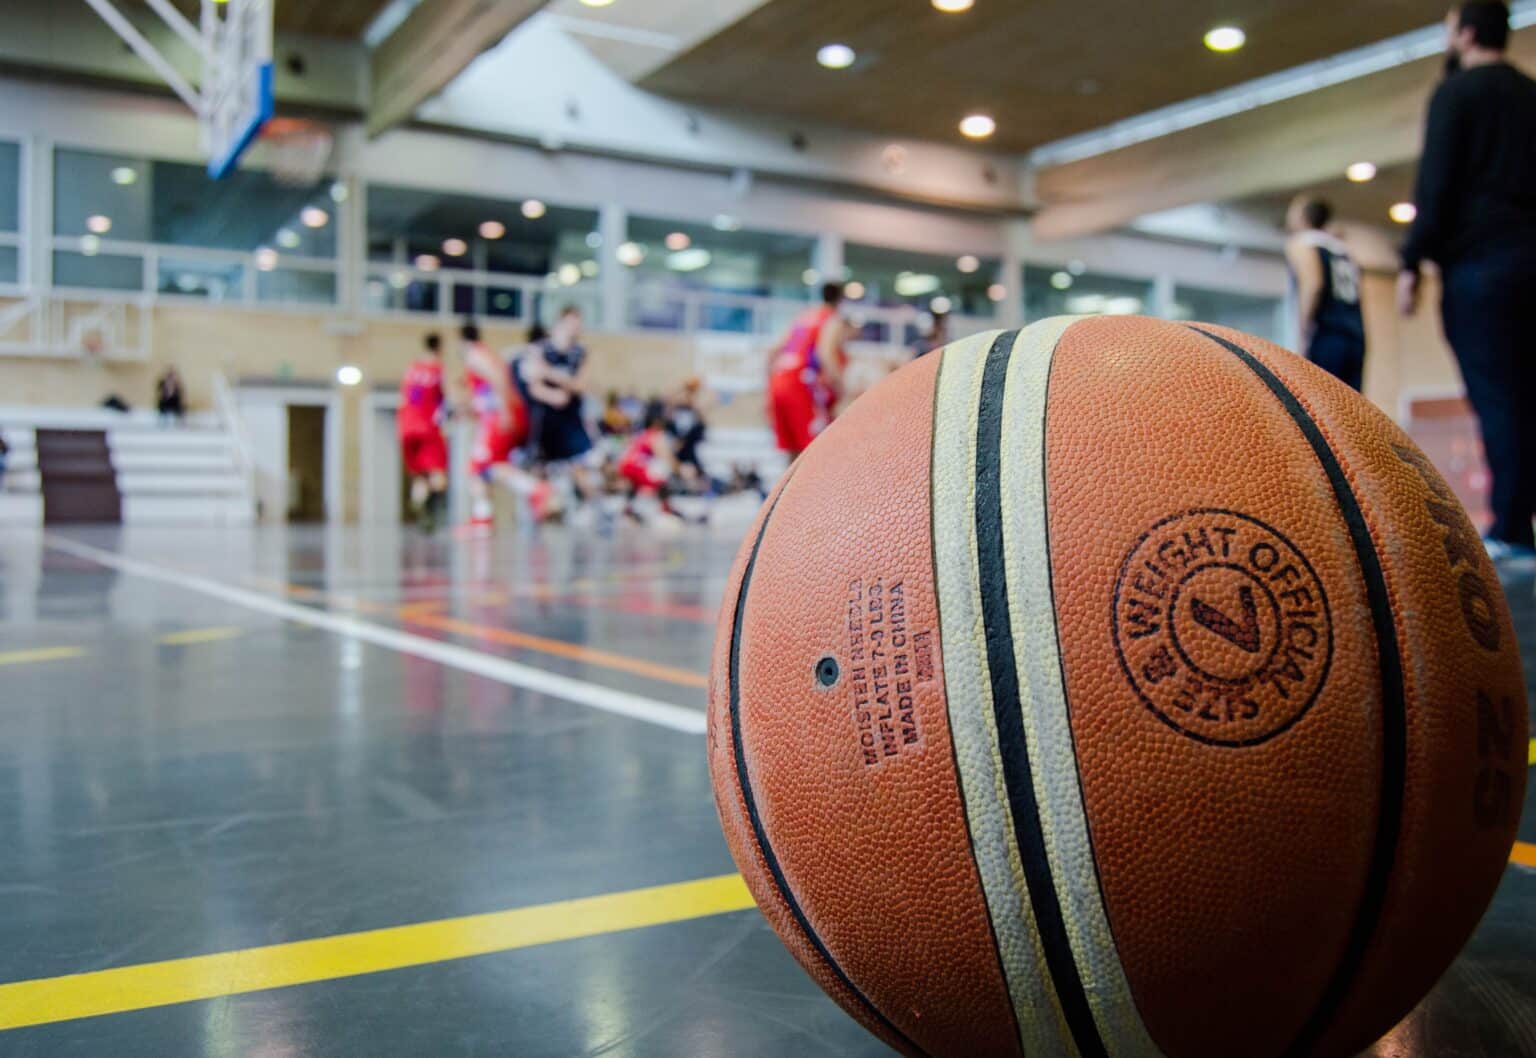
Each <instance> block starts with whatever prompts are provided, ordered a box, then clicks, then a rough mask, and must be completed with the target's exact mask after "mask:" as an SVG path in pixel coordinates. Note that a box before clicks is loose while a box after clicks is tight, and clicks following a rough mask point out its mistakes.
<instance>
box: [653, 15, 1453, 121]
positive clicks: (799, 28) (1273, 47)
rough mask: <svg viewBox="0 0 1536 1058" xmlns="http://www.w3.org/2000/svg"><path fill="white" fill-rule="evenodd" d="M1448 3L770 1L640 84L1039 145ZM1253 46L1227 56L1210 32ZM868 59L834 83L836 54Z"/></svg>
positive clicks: (1365, 37) (785, 111) (1366, 37)
mask: <svg viewBox="0 0 1536 1058" xmlns="http://www.w3.org/2000/svg"><path fill="white" fill-rule="evenodd" d="M1445 8H1446V0H1352V2H1351V3H1348V4H1319V3H1315V2H1311V0H1138V2H1135V3H1125V2H1123V0H1027V2H1025V0H978V2H977V4H976V6H975V7H974V8H973V9H972V10H970V11H968V12H965V13H963V14H959V15H947V14H943V13H940V12H938V11H936V10H934V9H933V7H932V6H931V4H930V3H929V2H928V0H837V2H835V3H834V2H828V0H769V2H768V3H766V4H764V5H763V6H762V7H760V8H759V9H758V10H756V11H755V12H753V13H752V14H750V15H748V16H747V17H746V18H744V19H742V20H740V21H739V22H737V23H735V24H734V25H732V26H730V27H728V28H727V29H725V30H724V31H722V32H721V33H718V34H716V35H715V36H713V37H711V38H709V39H707V40H705V41H704V42H703V43H701V44H699V45H698V46H696V47H694V48H693V49H691V50H689V51H687V52H685V53H683V54H682V55H679V56H678V57H677V58H675V59H674V60H672V61H671V62H670V63H668V64H667V65H665V66H663V67H662V68H661V69H659V70H658V71H656V72H655V73H653V74H651V75H650V76H649V77H647V78H646V79H645V80H644V81H643V82H642V84H643V85H644V86H645V87H647V88H650V89H652V90H654V91H657V92H661V93H663V94H666V95H670V96H674V97H677V98H681V99H690V100H696V101H699V102H706V103H711V104H716V105H720V106H729V107H736V108H742V109H747V110H755V111H762V112H768V113H773V114H778V115H782V116H787V117H792V118H796V119H800V120H807V121H818V122H826V123H830V124H840V125H847V126H851V127H854V128H860V129H867V130H870V131H878V132H887V133H891V134H894V135H904V136H913V137H922V138H927V139H936V140H959V139H960V138H961V137H960V136H959V133H958V132H957V131H956V124H957V123H958V122H959V120H960V118H961V117H962V116H964V115H965V114H966V113H968V112H970V111H973V110H983V111H987V112H989V113H991V114H992V115H993V116H995V117H996V118H997V122H998V131H997V135H996V136H995V137H994V139H993V140H992V141H991V143H992V145H995V146H1000V147H1003V148H1005V149H1010V150H1020V151H1022V150H1027V149H1029V148H1031V147H1035V146H1038V145H1040V144H1042V143H1047V142H1049V141H1051V140H1056V139H1060V138H1062V137H1064V136H1069V135H1072V134H1075V133H1079V132H1083V131H1086V130H1088V129H1092V128H1097V127H1099V126H1102V125H1107V124H1109V123H1111V122H1114V121H1118V120H1120V119H1123V118H1127V117H1130V116H1132V115H1135V114H1139V113H1142V112H1144V111H1147V110H1151V109H1154V108H1156V107H1160V106H1164V105H1167V104H1170V103H1176V102H1178V101H1180V100H1183V99H1188V98H1191V97H1193V96H1198V95H1203V94H1205V93H1207V92H1213V91H1217V90H1219V89H1222V88H1227V87H1230V86H1232V85H1235V84H1238V83H1241V82H1243V81H1247V80H1251V79H1253V78H1255V77H1260V76H1263V75H1265V74H1269V73H1274V72H1276V71H1279V70H1282V69H1286V68H1288V67H1292V66H1296V65H1299V64H1301V63H1304V62H1308V61H1311V60H1314V59H1320V58H1325V57H1327V56H1330V55H1335V54H1338V53H1339V52H1341V51H1346V50H1348V49H1350V48H1354V47H1359V46H1361V45H1364V44H1369V43H1372V42H1375V41H1378V40H1381V39H1383V38H1385V37H1389V36H1392V35H1395V34H1398V33H1402V32H1405V31H1407V30H1412V29H1417V28H1420V27H1423V26H1426V25H1429V24H1431V23H1433V22H1435V21H1436V20H1438V19H1439V18H1441V17H1442V16H1443V15H1444V12H1445ZM1222 24H1231V25H1236V26H1239V27H1241V28H1242V29H1243V30H1244V31H1245V32H1246V33H1247V35H1248V45H1247V47H1245V48H1244V49H1242V50H1241V51H1239V52H1236V53H1232V54H1227V55H1218V54H1216V53H1214V52H1211V51H1209V50H1208V49H1206V47H1205V46H1204V44H1203V37H1204V34H1205V32H1206V30H1208V29H1210V28H1211V27H1213V26H1216V25H1222ZM834 41H836V42H840V43H843V44H847V45H849V46H850V47H852V48H853V49H854V50H855V51H856V52H857V53H858V55H859V59H858V62H857V63H856V64H855V65H854V66H853V67H852V68H850V69H847V70H841V71H833V70H825V69H822V68H821V67H820V66H818V65H817V64H816V50H817V48H818V47H820V46H821V45H823V44H826V43H829V42H834Z"/></svg>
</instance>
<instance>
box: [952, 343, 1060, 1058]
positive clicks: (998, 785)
mask: <svg viewBox="0 0 1536 1058" xmlns="http://www.w3.org/2000/svg"><path fill="white" fill-rule="evenodd" d="M998 337H999V335H998V332H996V331H993V332H989V333H986V334H981V335H977V336H975V337H973V338H967V339H965V340H963V341H960V342H957V343H955V344H954V345H951V346H949V347H948V348H947V349H945V350H944V352H943V353H942V354H941V355H942V356H943V358H944V359H943V361H942V362H941V364H940V367H939V383H938V396H937V401H936V407H935V412H934V431H933V438H934V443H933V539H934V567H935V579H936V581H937V584H938V596H939V620H940V629H939V631H940V637H941V639H940V647H941V653H942V657H943V664H944V683H945V695H946V698H947V700H948V703H949V722H950V731H951V737H952V739H953V741H954V748H955V761H956V767H957V770H958V771H959V774H960V784H961V793H962V796H963V797H964V800H965V807H966V819H967V822H968V824H969V827H970V832H971V846H972V849H973V850H974V852H975V856H976V865H977V868H978V871H979V873H980V875H981V879H982V888H983V890H984V891H985V895H986V899H987V907H988V910H989V913H990V915H991V918H992V928H993V936H994V937H995V939H996V941H997V946H998V955H999V958H1000V960H1001V962H1002V967H1003V974H1004V976H1005V977H1006V979H1007V982H1008V989H1009V993H1010V996H1011V997H1012V1000H1013V1006H1014V1012H1015V1016H1016V1018H1017V1020H1018V1023H1019V1033H1020V1041H1021V1043H1022V1044H1023V1047H1024V1053H1025V1054H1027V1055H1031V1056H1033V1055H1061V1054H1066V1055H1070V1056H1072V1058H1077V1051H1076V1049H1075V1048H1073V1047H1072V1045H1071V1042H1070V1041H1071V1035H1070V1033H1068V1032H1067V1028H1066V1023H1065V1020H1064V1019H1063V1017H1062V1014H1061V1010H1060V1008H1059V1007H1058V1005H1057V1003H1056V998H1055V990H1054V989H1053V988H1052V986H1051V984H1050V975H1049V972H1048V971H1047V969H1046V964H1045V957H1044V953H1043V951H1042V950H1041V948H1040V942H1039V930H1038V929H1037V928H1036V926H1035V921H1034V915H1033V913H1032V911H1031V910H1030V900H1029V895H1028V891H1027V889H1026V887H1025V882H1024V870H1023V866H1022V864H1021V863H1020V860H1019V850H1018V846H1017V844H1016V842H1015V839H1014V831H1013V820H1012V817H1011V815H1010V813H1009V811H1008V797H1007V792H1006V790H1005V789H1004V786H1003V767H1002V760H1001V758H1000V754H999V751H998V742H997V730H996V727H995V726H994V722H993V708H992V698H991V679H990V675H989V673H988V671H987V652H986V642H985V634H986V633H985V629H984V627H983V624H982V618H981V600H980V593H979V588H978V583H979V582H978V572H977V557H976V515H975V464H976V430H975V422H976V406H977V403H978V401H979V399H980V392H981V383H982V375H983V370H984V368H985V366H986V360H987V354H988V351H989V350H990V349H991V347H992V345H993V343H994V341H995V340H996V339H997V338H998Z"/></svg>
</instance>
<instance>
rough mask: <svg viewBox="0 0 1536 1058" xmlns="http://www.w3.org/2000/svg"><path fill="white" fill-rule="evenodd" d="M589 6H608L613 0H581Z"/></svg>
mask: <svg viewBox="0 0 1536 1058" xmlns="http://www.w3.org/2000/svg"><path fill="white" fill-rule="evenodd" d="M581 2H582V3H583V4H585V5H586V6H587V7H607V6H608V5H609V4H611V3H613V0H581Z"/></svg>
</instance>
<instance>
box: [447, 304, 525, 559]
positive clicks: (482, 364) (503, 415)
mask: <svg viewBox="0 0 1536 1058" xmlns="http://www.w3.org/2000/svg"><path fill="white" fill-rule="evenodd" d="M459 334H460V337H461V338H462V339H463V341H464V380H465V384H466V385H467V386H468V388H469V404H470V408H471V410H472V411H473V413H474V415H475V419H476V421H477V422H478V424H479V426H478V428H477V430H476V432H475V447H474V451H473V452H472V453H471V455H470V460H469V469H470V474H471V477H470V480H469V488H470V526H471V527H473V528H476V529H485V530H488V529H489V528H490V526H491V524H492V523H491V511H492V508H491V482H492V480H499V481H501V482H503V483H504V484H506V485H507V486H508V487H510V488H512V489H513V490H514V491H517V492H526V491H527V488H525V487H524V484H525V483H524V480H523V479H524V477H525V475H523V474H522V473H521V472H520V471H517V470H516V469H515V468H514V467H513V466H512V464H511V458H512V453H513V451H514V450H516V449H517V448H518V447H519V446H520V445H521V444H522V443H523V442H524V441H525V440H527V438H528V408H527V406H526V405H524V404H523V401H522V398H521V397H519V396H518V395H517V391H516V390H515V389H514V388H513V387H512V373H511V370H510V368H509V366H508V364H507V362H506V361H504V360H503V359H502V358H501V357H500V356H498V355H496V353H495V352H494V351H492V349H491V347H490V346H488V345H486V344H485V343H484V342H483V341H481V340H480V328H479V327H477V326H476V325H475V324H473V323H466V324H464V326H463V327H462V328H461V329H460V331H459Z"/></svg>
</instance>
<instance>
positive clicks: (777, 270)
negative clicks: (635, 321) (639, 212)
mask: <svg viewBox="0 0 1536 1058" xmlns="http://www.w3.org/2000/svg"><path fill="white" fill-rule="evenodd" d="M628 239H629V245H628V246H626V248H625V254H626V256H625V257H623V258H618V260H620V261H623V262H624V265H625V267H629V268H630V269H631V270H632V271H633V272H634V279H635V286H636V288H637V289H638V290H648V291H651V292H653V297H654V298H655V299H657V300H658V301H664V300H666V299H667V298H668V296H669V295H671V294H675V293H676V292H679V291H697V292H700V293H716V294H732V295H740V296H742V297H774V298H792V299H794V300H796V301H803V300H807V299H808V298H809V297H810V296H811V291H810V289H809V287H808V286H807V282H806V281H807V279H810V280H811V281H812V282H820V280H819V278H817V277H815V276H813V275H809V274H808V273H809V271H810V268H811V264H812V262H813V261H814V260H815V252H816V240H815V239H814V238H812V237H811V236H808V235H792V234H787V233H784V232H770V231H748V230H744V229H735V230H720V229H719V228H716V227H714V226H713V225H709V224H691V223H685V222H682V221H674V220H665V219H662V218H658V217H631V218H629V230H628ZM701 304H714V303H713V302H709V301H707V300H705V301H701ZM719 304H720V305H721V306H722V308H721V309H720V310H719V311H716V310H715V309H713V308H711V309H710V310H709V311H707V312H702V311H701V313H700V315H701V319H700V320H698V321H697V325H700V326H705V327H710V326H711V324H712V323H720V324H723V325H725V326H722V327H720V328H719V329H722V330H732V331H735V330H739V329H740V328H741V326H742V317H741V314H740V312H739V309H740V308H741V306H742V304H743V303H742V302H739V301H738V302H736V303H735V306H734V310H733V308H732V307H730V306H731V303H730V302H729V301H728V300H724V301H721V302H720V303H719ZM642 325H643V326H651V325H655V324H642Z"/></svg>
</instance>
